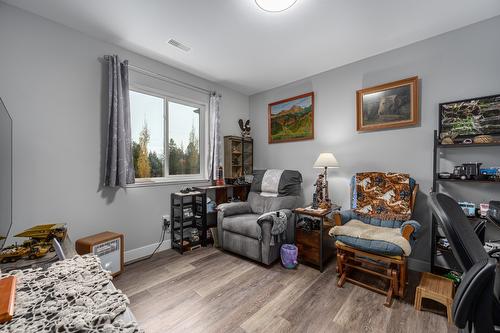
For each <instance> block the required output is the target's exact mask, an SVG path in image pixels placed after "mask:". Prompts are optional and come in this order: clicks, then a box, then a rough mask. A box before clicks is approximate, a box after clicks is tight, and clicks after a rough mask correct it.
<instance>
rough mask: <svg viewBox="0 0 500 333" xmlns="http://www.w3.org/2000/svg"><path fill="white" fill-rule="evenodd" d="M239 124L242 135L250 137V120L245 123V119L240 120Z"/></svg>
mask: <svg viewBox="0 0 500 333" xmlns="http://www.w3.org/2000/svg"><path fill="white" fill-rule="evenodd" d="M238 125H239V126H240V130H241V136H242V137H244V138H249V137H250V129H251V128H250V120H247V121H245V123H243V119H240V120H238Z"/></svg>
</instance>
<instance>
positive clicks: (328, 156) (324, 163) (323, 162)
mask: <svg viewBox="0 0 500 333" xmlns="http://www.w3.org/2000/svg"><path fill="white" fill-rule="evenodd" d="M313 167H314V168H325V171H324V174H323V182H324V185H323V205H322V206H323V207H322V208H330V207H331V203H330V199H329V198H328V168H338V167H339V162H337V159H336V158H335V156H333V154H332V153H321V154H319V156H318V159H317V160H316V162H314V166H313Z"/></svg>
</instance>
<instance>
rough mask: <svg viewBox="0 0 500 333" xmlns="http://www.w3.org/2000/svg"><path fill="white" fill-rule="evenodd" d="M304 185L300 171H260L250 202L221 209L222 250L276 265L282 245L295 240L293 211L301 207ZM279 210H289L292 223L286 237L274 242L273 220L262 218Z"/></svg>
mask: <svg viewBox="0 0 500 333" xmlns="http://www.w3.org/2000/svg"><path fill="white" fill-rule="evenodd" d="M301 183H302V175H301V174H300V172H298V171H293V170H276V169H268V170H256V171H255V172H254V179H253V182H252V186H251V188H250V193H249V194H248V200H247V201H246V202H231V203H225V204H221V205H219V206H218V207H217V211H218V213H217V231H218V236H219V237H218V238H219V246H220V247H221V248H222V249H224V250H227V251H230V252H234V253H237V254H239V255H242V256H245V257H247V258H250V259H253V260H256V261H258V262H261V263H263V264H266V265H270V264H272V263H273V262H274V261H275V260H276V259H278V258H279V256H280V247H281V244H283V243H293V242H294V240H295V220H294V218H293V216H294V215H293V214H292V211H291V210H292V209H294V208H296V207H298V205H299V204H300V195H301ZM278 210H285V214H286V216H287V219H288V223H287V226H286V230H285V232H284V237H279V238H276V237H275V238H274V239H275V240H276V241H274V242H273V241H272V237H274V236H273V235H272V234H271V229H272V224H273V218H272V217H271V216H269V215H268V216H262V214H264V213H269V212H275V211H278ZM283 238H284V239H283ZM273 243H274V244H273Z"/></svg>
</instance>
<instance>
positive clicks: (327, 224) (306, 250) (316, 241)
mask: <svg viewBox="0 0 500 333" xmlns="http://www.w3.org/2000/svg"><path fill="white" fill-rule="evenodd" d="M334 210H340V206H336V205H333V206H332V208H331V209H330V210H324V211H320V210H311V209H306V208H297V209H294V210H293V212H294V213H295V214H296V215H297V216H307V217H309V218H311V219H313V220H319V222H320V226H319V230H311V231H306V230H303V229H302V228H297V227H296V229H295V244H296V245H297V248H298V249H299V255H298V259H299V262H301V263H305V264H309V265H311V266H313V267H315V268H318V269H319V271H320V272H323V267H324V265H325V263H326V262H327V261H328V260H329V259H330V258H331V257H333V255H334V253H335V242H334V240H333V238H331V237H329V236H328V231H329V230H330V228H332V227H333V226H334V224H333V222H332V221H331V220H330V219H328V215H330V214H331V213H332V212H333V211H334ZM297 220H298V219H297Z"/></svg>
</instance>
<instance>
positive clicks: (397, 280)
mask: <svg viewBox="0 0 500 333" xmlns="http://www.w3.org/2000/svg"><path fill="white" fill-rule="evenodd" d="M354 186H355V185H354ZM417 193H418V184H416V183H414V185H413V186H412V188H411V198H410V206H411V209H412V211H413V208H414V206H415V200H416V197H417ZM351 198H352V196H351ZM346 212H350V215H351V216H352V217H351V218H357V217H356V215H355V214H356V213H354V212H353V211H344V212H335V213H334V222H335V225H336V226H341V225H343V224H345V223H347V222H348V218H346V214H345V213H346ZM347 217H349V214H347ZM349 220H350V219H349ZM366 223H368V224H369V222H366ZM398 228H400V230H401V235H402V236H403V237H404V238H405V239H406V240H408V241H409V242H410V244H411V243H412V242H413V241H414V239H415V236H416V234H417V233H418V229H419V228H420V225H419V224H418V222H416V221H413V220H410V221H406V222H402V221H401V225H400V226H398ZM335 245H336V247H337V274H338V277H339V280H338V283H337V285H338V286H339V287H342V286H343V285H344V283H345V282H346V281H349V282H351V283H353V284H355V285H358V286H361V287H364V288H367V289H369V290H371V291H374V292H377V293H381V294H383V295H386V301H385V303H384V305H385V306H387V307H390V306H391V304H392V298H393V297H394V296H397V297H400V298H403V297H404V294H405V289H406V284H407V276H408V275H407V257H406V256H405V255H388V254H382V253H377V252H376V250H373V249H371V250H370V251H367V250H363V249H360V248H356V247H355V246H353V245H347V244H345V243H343V242H341V241H339V240H337V241H336V243H335ZM352 270H357V271H361V272H363V273H367V274H370V275H373V276H375V277H377V278H381V279H383V280H387V281H388V288H387V289H386V290H384V289H380V288H378V287H375V286H373V285H369V284H367V283H364V282H362V281H359V280H356V279H354V278H353V277H352V275H350V273H351V272H352Z"/></svg>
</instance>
